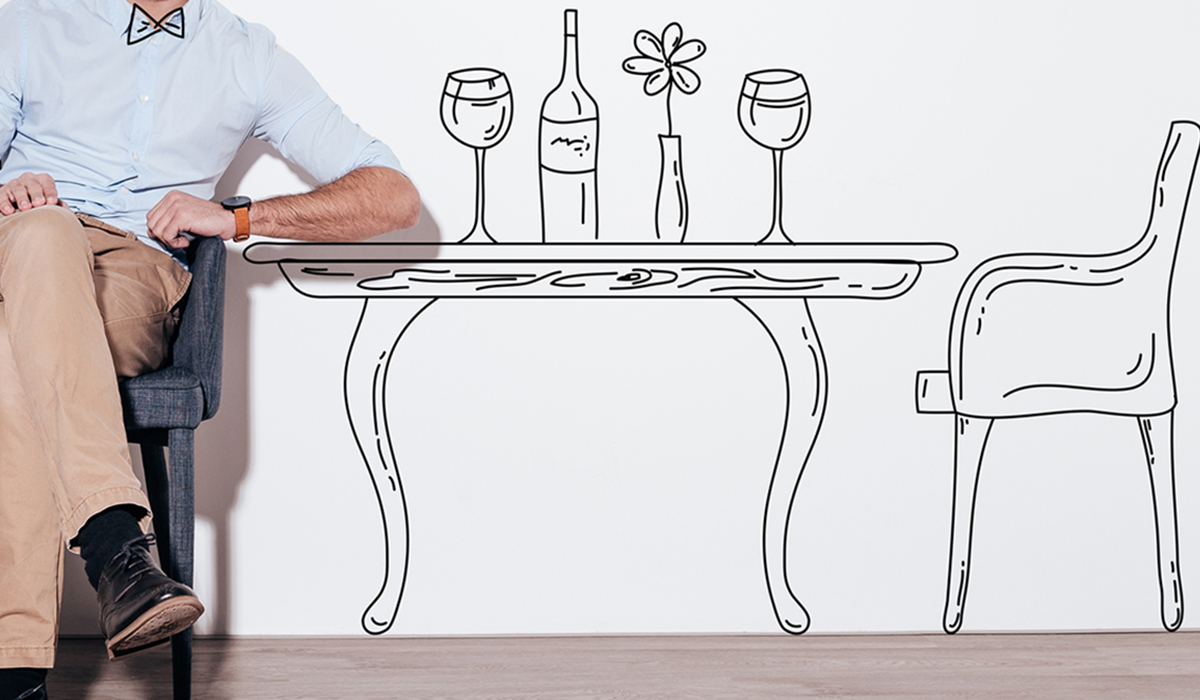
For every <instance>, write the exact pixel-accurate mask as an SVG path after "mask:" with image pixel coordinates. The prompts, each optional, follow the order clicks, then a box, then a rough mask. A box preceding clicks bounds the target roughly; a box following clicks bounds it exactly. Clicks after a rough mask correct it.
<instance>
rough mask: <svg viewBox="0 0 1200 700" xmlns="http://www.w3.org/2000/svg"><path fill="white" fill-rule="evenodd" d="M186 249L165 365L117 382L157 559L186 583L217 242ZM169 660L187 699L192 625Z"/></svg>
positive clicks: (219, 299)
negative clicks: (178, 312)
mask: <svg viewBox="0 0 1200 700" xmlns="http://www.w3.org/2000/svg"><path fill="white" fill-rule="evenodd" d="M188 256H189V262H190V267H191V271H192V284H191V288H190V289H189V290H188V293H187V296H186V297H185V302H184V304H185V306H184V307H183V317H182V319H181V321H180V325H179V335H178V337H177V338H176V340H175V343H174V345H173V347H172V362H171V364H170V365H169V366H168V367H165V368H163V369H161V370H159V371H157V372H152V373H150V374H146V375H143V376H140V377H134V378H132V379H127V380H125V381H122V382H121V385H120V388H121V402H122V405H123V407H124V409H125V430H126V433H127V434H128V438H129V441H130V442H133V443H138V444H140V445H141V450H142V466H143V468H144V470H145V473H146V493H147V495H148V496H149V498H150V507H151V508H152V509H153V510H154V532H155V535H156V536H157V538H158V556H159V560H160V561H161V563H162V566H163V569H164V570H165V571H166V573H167V575H169V576H171V577H172V578H174V579H175V580H177V581H180V582H181V583H184V584H187V585H189V586H190V585H192V559H193V538H194V533H195V525H196V518H195V504H194V491H193V480H192V476H193V467H192V462H193V440H192V436H193V435H192V431H194V430H195V429H196V427H197V426H199V425H200V421H202V420H207V419H209V418H212V417H213V415H214V414H216V412H217V406H218V404H219V403H220V398H221V349H222V328H223V324H224V318H225V244H224V242H223V241H221V240H220V239H218V238H199V239H197V241H196V242H195V243H194V244H193V245H192V247H191V249H190V250H189V251H188ZM164 447H166V448H167V457H168V459H167V460H164V458H163V448H164ZM171 665H172V671H173V673H172V676H173V682H174V688H175V700H188V698H190V697H191V682H192V630H190V629H188V630H186V631H184V632H182V633H180V634H177V635H175V636H174V637H172V638H171Z"/></svg>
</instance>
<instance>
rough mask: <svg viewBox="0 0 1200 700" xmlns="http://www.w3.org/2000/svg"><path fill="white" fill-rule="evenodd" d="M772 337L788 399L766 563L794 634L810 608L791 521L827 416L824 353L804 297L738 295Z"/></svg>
mask: <svg viewBox="0 0 1200 700" xmlns="http://www.w3.org/2000/svg"><path fill="white" fill-rule="evenodd" d="M737 301H738V303H740V304H741V305H742V306H744V307H745V308H746V310H748V311H749V312H750V313H751V314H752V315H753V316H754V318H755V319H757V320H758V322H759V323H761V324H762V326H763V328H764V329H766V331H767V334H768V335H769V336H770V337H771V341H772V342H773V343H774V344H775V349H776V351H777V352H778V353H779V359H780V361H781V362H782V363H783V376H784V389H785V392H786V404H785V409H784V421H783V435H782V437H781V438H780V442H779V451H778V453H777V454H776V457H775V467H774V471H773V472H772V474H771V485H770V487H769V490H768V491H767V504H766V509H765V513H764V515H763V566H764V568H765V569H766V574H767V589H768V591H769V592H770V594H771V605H772V606H773V607H774V609H775V619H776V620H778V621H779V626H780V627H782V628H783V630H784V631H785V632H788V633H789V634H803V633H804V632H805V631H807V630H808V625H809V618H808V611H806V610H805V609H804V606H803V605H801V604H800V600H799V599H798V598H797V597H796V594H795V593H794V592H793V591H792V587H791V584H790V583H789V582H788V571H787V550H788V542H787V538H788V524H789V522H790V521H791V518H792V506H793V501H794V500H795V498H796V492H797V490H798V489H799V488H800V477H801V476H803V474H804V467H805V465H807V464H808V460H809V457H810V456H811V455H812V448H813V445H814V444H815V443H816V440H817V435H818V433H819V432H820V430H821V421H822V420H823V419H824V417H825V400H826V394H827V390H826V367H825V354H824V352H823V351H822V350H821V343H820V341H819V340H818V339H817V332H816V327H815V326H814V325H813V322H812V315H811V314H810V313H809V309H808V301H807V300H804V299H738V300H737Z"/></svg>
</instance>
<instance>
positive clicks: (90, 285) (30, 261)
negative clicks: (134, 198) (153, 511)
mask: <svg viewBox="0 0 1200 700" xmlns="http://www.w3.org/2000/svg"><path fill="white" fill-rule="evenodd" d="M190 281H191V275H190V274H189V273H188V272H187V271H185V270H184V269H183V268H181V267H180V266H179V265H178V263H176V262H175V261H174V260H172V259H171V257H170V256H168V255H166V254H164V253H162V252H161V251H158V250H155V249H153V248H151V247H150V246H147V245H145V244H143V243H141V242H140V241H138V240H137V239H136V238H135V237H134V236H133V234H130V233H126V232H123V231H120V230H119V229H116V228H113V227H111V226H108V225H106V224H103V223H101V222H99V221H97V220H95V219H91V218H89V217H85V216H78V217H77V216H76V215H75V214H72V213H71V212H70V211H69V210H68V209H65V208H62V207H50V206H47V207H40V208H37V209H33V210H30V211H27V212H19V213H16V214H12V215H10V216H0V668H5V667H9V668H11V667H22V666H25V667H35V668H49V667H51V666H53V665H54V650H55V644H56V641H57V635H58V614H59V603H60V599H61V596H62V563H63V551H64V549H65V547H66V546H68V543H70V541H71V540H72V539H73V538H74V537H75V536H76V535H77V534H78V533H79V528H80V527H81V526H82V525H83V524H84V523H85V522H87V520H88V518H90V517H91V516H93V515H95V514H97V513H99V512H101V511H103V510H105V509H107V508H111V507H113V506H116V505H125V504H128V505H134V506H137V507H140V508H142V509H145V511H146V514H147V515H146V517H145V518H144V519H143V521H142V526H143V528H146V527H148V526H149V510H150V506H149V503H148V502H147V500H146V496H145V494H144V492H143V489H142V486H141V484H140V483H139V482H138V480H137V477H136V476H135V475H134V474H133V471H132V468H131V465H130V461H129V445H128V443H127V442H126V438H125V428H124V422H123V420H122V413H121V402H120V397H119V395H118V393H117V377H118V376H135V375H138V374H142V373H145V372H149V371H152V370H155V369H158V368H159V367H161V366H162V364H164V362H165V360H166V359H167V356H168V354H169V348H170V342H171V340H172V338H173V336H174V332H175V327H176V325H177V324H178V310H177V309H176V304H177V303H178V302H179V300H180V299H181V298H182V297H183V295H184V293H185V292H186V291H187V286H188V283H189V282H190ZM114 369H115V371H114Z"/></svg>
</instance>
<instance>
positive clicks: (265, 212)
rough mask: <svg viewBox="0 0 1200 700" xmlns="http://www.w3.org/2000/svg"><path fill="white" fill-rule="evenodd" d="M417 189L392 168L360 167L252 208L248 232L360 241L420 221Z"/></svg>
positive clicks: (302, 238) (293, 237) (413, 224)
mask: <svg viewBox="0 0 1200 700" xmlns="http://www.w3.org/2000/svg"><path fill="white" fill-rule="evenodd" d="M420 213H421V200H420V196H419V195H418V194H417V188H416V187H414V186H413V184H412V182H410V181H409V179H408V178H407V177H405V176H404V175H403V174H401V173H399V172H397V171H395V170H392V169H391V168H380V167H369V168H359V169H358V170H353V171H351V172H349V173H347V174H346V175H345V176H344V177H342V178H340V179H338V180H335V181H334V182H331V183H329V184H328V185H325V186H323V187H319V188H317V189H315V190H313V191H312V192H306V193H304V194H295V195H285V196H282V197H272V198H271V199H264V200H261V201H258V202H255V203H254V205H253V206H251V207H250V233H251V234H252V235H256V236H271V237H272V238H292V239H296V240H304V241H356V240H363V239H366V238H371V237H372V236H378V235H379V234H381V233H387V232H388V231H395V230H396V229H402V228H410V227H412V226H415V225H416V224H417V220H418V219H419V218H420Z"/></svg>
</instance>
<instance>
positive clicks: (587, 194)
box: [538, 10, 600, 243]
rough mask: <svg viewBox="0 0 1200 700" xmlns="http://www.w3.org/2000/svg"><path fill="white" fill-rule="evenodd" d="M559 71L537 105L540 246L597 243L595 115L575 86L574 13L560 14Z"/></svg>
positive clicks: (597, 128) (597, 114)
mask: <svg viewBox="0 0 1200 700" xmlns="http://www.w3.org/2000/svg"><path fill="white" fill-rule="evenodd" d="M564 28H565V31H564V36H563V70H562V78H561V79H560V80H559V81H558V85H557V86H555V88H554V89H553V90H551V91H550V94H549V95H546V100H545V101H544V102H542V118H541V124H540V126H539V128H538V164H539V166H540V167H539V169H538V175H539V180H540V181H541V190H542V241H545V242H552V243H568V242H586V241H595V240H597V239H598V238H599V226H598V214H599V209H598V207H597V202H596V153H597V148H598V146H599V138H600V110H599V108H598V107H597V106H596V101H595V100H593V99H592V96H591V95H589V94H588V92H587V90H585V89H584V88H583V84H582V83H581V82H580V81H579V51H578V49H579V45H578V35H577V32H576V28H577V14H576V12H575V10H567V11H566V12H565V13H564Z"/></svg>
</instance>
